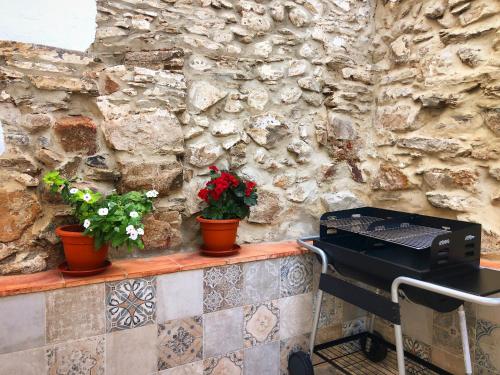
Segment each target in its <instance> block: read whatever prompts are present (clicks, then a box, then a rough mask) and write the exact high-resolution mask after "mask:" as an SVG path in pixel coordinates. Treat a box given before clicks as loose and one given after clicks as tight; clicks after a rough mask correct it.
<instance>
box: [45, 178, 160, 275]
mask: <svg viewBox="0 0 500 375" xmlns="http://www.w3.org/2000/svg"><path fill="white" fill-rule="evenodd" d="M43 180H44V182H45V184H46V185H47V186H48V188H49V189H50V191H51V192H52V193H59V194H60V195H61V197H62V199H63V201H64V202H65V203H67V204H69V205H70V206H71V207H72V208H73V215H74V216H75V218H76V219H77V220H78V222H79V224H76V225H65V226H61V227H58V228H57V229H56V234H57V235H58V236H59V237H60V238H61V241H62V243H63V247H64V255H65V256H66V261H67V270H69V271H70V272H71V271H75V272H79V273H81V274H85V273H87V274H95V273H97V272H99V271H102V270H104V269H105V268H106V264H107V263H108V264H109V262H108V261H107V255H108V247H109V246H113V247H122V246H124V247H127V248H128V249H129V250H131V249H132V248H139V249H143V248H144V243H143V242H142V239H141V237H142V236H143V235H144V225H143V224H142V218H143V217H144V215H146V214H148V213H149V212H151V211H152V210H153V198H156V197H157V196H158V192H157V191H156V190H150V191H147V192H137V191H131V192H128V193H125V194H117V193H116V192H112V193H111V194H109V195H103V194H101V193H99V192H95V191H93V190H91V189H87V188H85V189H79V188H77V187H75V186H74V185H73V182H72V181H69V180H67V179H65V178H63V177H62V176H61V175H60V174H59V172H57V171H51V172H48V173H47V174H45V176H44V178H43ZM65 266H66V265H65Z"/></svg>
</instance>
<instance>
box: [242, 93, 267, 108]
mask: <svg viewBox="0 0 500 375" xmlns="http://www.w3.org/2000/svg"><path fill="white" fill-rule="evenodd" d="M268 101H269V94H268V92H267V90H266V89H254V90H251V91H250V92H249V94H248V98H247V103H248V105H249V106H250V107H252V108H255V109H259V110H263V109H264V108H265V107H266V104H267V102H268Z"/></svg>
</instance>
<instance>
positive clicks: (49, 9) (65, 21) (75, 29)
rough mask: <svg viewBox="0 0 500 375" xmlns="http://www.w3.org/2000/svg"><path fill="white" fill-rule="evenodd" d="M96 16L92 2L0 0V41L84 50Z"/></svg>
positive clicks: (89, 41) (90, 39) (81, 0)
mask: <svg viewBox="0 0 500 375" xmlns="http://www.w3.org/2000/svg"><path fill="white" fill-rule="evenodd" d="M96 13H97V9H96V0H0V40H14V41H18V42H26V43H36V44H43V45H47V46H53V47H60V48H66V49H72V50H77V51H85V50H86V49H87V48H88V47H89V46H90V44H91V43H92V42H93V41H94V37H95V18H96Z"/></svg>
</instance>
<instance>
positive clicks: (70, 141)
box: [54, 116, 97, 155]
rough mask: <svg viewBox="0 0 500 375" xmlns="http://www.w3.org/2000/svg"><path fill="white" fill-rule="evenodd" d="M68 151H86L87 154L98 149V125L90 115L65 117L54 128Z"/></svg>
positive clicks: (93, 152)
mask: <svg viewBox="0 0 500 375" xmlns="http://www.w3.org/2000/svg"><path fill="white" fill-rule="evenodd" d="M54 130H55V132H56V134H57V135H58V137H59V141H60V142H61V145H62V147H63V149H64V151H66V152H84V153H86V154H87V155H91V154H95V152H96V151H97V126H96V124H95V123H94V121H92V119H90V118H89V117H85V116H72V117H63V118H61V119H59V120H57V121H56V125H55V128H54Z"/></svg>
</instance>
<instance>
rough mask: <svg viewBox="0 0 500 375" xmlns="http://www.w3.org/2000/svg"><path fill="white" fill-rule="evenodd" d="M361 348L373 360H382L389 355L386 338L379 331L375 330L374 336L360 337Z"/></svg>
mask: <svg viewBox="0 0 500 375" xmlns="http://www.w3.org/2000/svg"><path fill="white" fill-rule="evenodd" d="M359 343H360V344H361V350H362V351H363V353H364V355H365V356H366V358H368V359H369V360H370V361H372V362H375V363H377V362H381V361H383V360H384V359H385V357H387V346H386V345H385V343H384V338H383V337H382V335H381V334H380V333H378V332H377V331H373V333H372V336H371V337H368V336H363V337H362V338H361V339H359Z"/></svg>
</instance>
